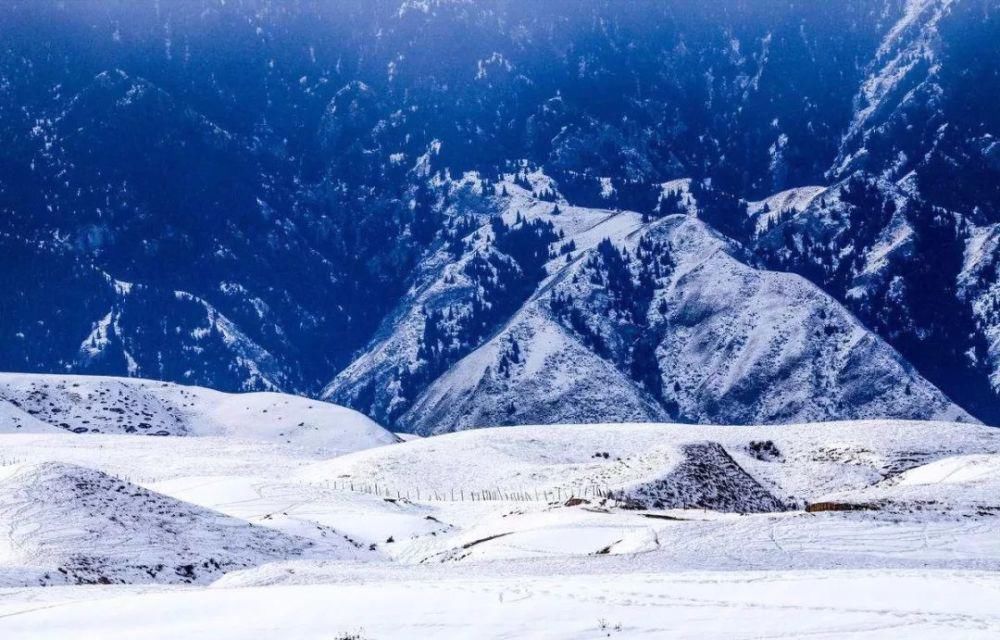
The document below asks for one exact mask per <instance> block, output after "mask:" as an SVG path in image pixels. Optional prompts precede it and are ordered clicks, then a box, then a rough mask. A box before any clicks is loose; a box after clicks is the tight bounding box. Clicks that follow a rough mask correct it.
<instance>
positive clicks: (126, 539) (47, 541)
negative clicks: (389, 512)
mask: <svg viewBox="0 0 1000 640" xmlns="http://www.w3.org/2000/svg"><path fill="white" fill-rule="evenodd" d="M0 522H2V523H3V526H2V527H0V581H2V582H4V583H5V584H7V585H17V584H23V585H25V586H33V585H50V584H110V583H130V584H135V583H144V582H159V583H207V582H211V581H212V580H213V579H214V578H216V577H218V576H219V575H221V574H222V573H225V572H227V571H232V570H233V569H239V568H245V567H248V566H252V565H254V564H260V563H263V562H267V561H273V560H279V559H287V558H289V557H296V556H303V555H304V554H306V553H308V552H311V551H313V550H314V548H316V547H319V548H322V547H321V546H320V545H319V544H317V543H315V542H311V541H308V540H305V539H302V538H297V537H293V536H288V535H285V534H281V533H278V532H276V531H274V530H272V529H268V528H266V527H254V526H253V525H251V524H250V523H248V522H243V521H240V520H237V519H235V518H230V517H227V516H223V515H222V514H220V513H216V512H212V511H209V510H207V509H204V508H202V507H197V506H195V505H192V504H188V503H184V502H180V501H177V500H174V499H172V498H168V497H167V496H164V495H162V494H158V493H154V492H151V491H149V490H147V489H145V488H143V487H140V486H138V485H135V484H132V483H131V482H128V481H125V480H122V479H120V478H116V477H114V476H110V475H107V474H105V473H102V472H100V471H96V470H93V469H88V468H85V467H77V466H74V465H69V464H65V463H58V462H46V463H41V464H21V465H9V466H7V467H0ZM327 546H330V545H327ZM326 551H327V553H329V552H330V549H327V550H326Z"/></svg>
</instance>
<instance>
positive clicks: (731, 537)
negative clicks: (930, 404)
mask: <svg viewBox="0 0 1000 640" xmlns="http://www.w3.org/2000/svg"><path fill="white" fill-rule="evenodd" d="M238 426H239V425H235V426H234V432H236V433H239V428H238ZM692 447H695V448H692ZM712 447H715V449H712ZM0 451H2V452H3V453H2V456H0V458H2V460H0V637H3V638H4V639H5V640H7V639H8V638H12V639H15V640H20V639H21V638H32V639H34V638H63V637H68V636H72V637H84V638H90V637H95V638H96V637H100V638H128V639H130V640H131V639H134V638H177V637H214V638H225V639H229V638H289V637H294V638H322V639H324V640H327V639H329V638H340V637H344V636H346V635H348V634H358V635H359V636H360V637H361V638H364V639H367V638H378V639H395V638H400V639H403V638H406V639H409V638H413V637H435V638H469V637H476V638H510V637H517V638H521V637H524V638H567V639H568V638H595V639H596V638H605V637H622V638H630V637H692V638H693V637H698V638H703V637H709V638H712V637H717V638H756V637H761V636H774V635H779V636H788V637H801V636H803V635H811V634H812V635H815V634H819V635H823V634H826V635H828V636H831V637H859V638H860V637H901V636H902V635H903V634H905V635H906V637H908V638H921V637H928V638H932V637H969V638H975V637H984V638H985V637H993V636H995V635H996V634H997V633H1000V613H998V612H997V610H996V607H995V600H996V593H997V592H998V591H1000V578H998V577H997V576H998V575H1000V574H998V573H997V571H998V570H1000V509H998V506H1000V499H998V498H997V496H998V495H1000V492H998V489H1000V431H997V430H994V429H992V428H989V427H985V426H982V425H975V424H967V423H945V422H907V421H858V422H839V423H814V424H800V425H780V426H766V427H759V426H758V427H727V426H715V427H710V426H694V425H676V424H590V425H579V424H577V425H557V426H553V425H546V426H526V427H504V428H496V429H480V430H470V431H462V432H458V433H453V434H448V435H444V436H434V437H428V438H418V439H412V440H410V441H408V442H405V443H399V444H392V445H390V446H384V447H377V448H371V449H366V450H362V451H356V452H353V453H348V454H344V455H337V456H333V455H329V454H326V453H324V452H323V451H321V450H317V449H315V448H313V449H310V448H308V447H302V446H299V445H297V444H296V443H289V442H286V441H283V440H281V439H257V440H253V439H242V438H237V437H234V436H233V435H232V434H223V435H212V436H202V437H185V436H181V435H170V436H164V437H161V438H144V437H135V436H131V435H124V434H113V435H108V434H87V435H77V434H73V433H71V432H68V431H65V430H63V429H59V428H56V429H55V430H53V431H52V432H50V433H26V432H17V433H4V434H0ZM711 451H716V452H719V451H721V452H722V453H723V454H724V456H723V457H721V458H720V457H719V456H718V455H716V456H714V457H713V456H711V455H700V454H698V452H711ZM685 470H686V471H685ZM734 478H735V479H736V480H739V482H742V483H743V484H739V482H737V483H735V484H733V483H731V482H729V481H730V480H733V479H734ZM699 482H700V483H702V485H703V486H698V483H699ZM750 482H752V483H753V484H752V485H751V484H748V483H750ZM734 486H735V487H749V488H750V489H751V491H750V493H751V494H753V495H757V496H758V498H755V499H758V500H759V499H760V498H759V496H760V495H763V494H767V495H771V496H774V497H775V498H776V499H780V500H781V501H782V503H783V505H784V510H782V511H778V512H774V511H773V510H769V511H768V512H765V513H749V514H740V513H730V512H725V511H738V510H742V509H724V510H714V509H712V508H705V507H704V506H703V505H702V504H700V503H704V504H707V503H708V501H710V500H712V499H715V498H718V497H719V496H718V495H714V494H712V493H711V490H714V491H716V492H718V493H720V494H722V493H725V492H726V491H728V490H731V488H732V487H734ZM642 488H646V489H647V490H650V491H654V493H653V495H656V496H659V497H660V498H662V499H663V500H665V501H667V500H668V499H672V500H673V502H672V503H671V504H672V505H674V506H673V508H667V507H669V506H670V505H665V506H664V508H656V507H655V506H654V507H652V508H651V507H650V505H648V504H647V505H646V506H645V507H642V506H641V505H640V506H636V505H635V504H632V505H629V504H628V501H627V500H618V499H610V500H609V499H604V498H602V497H600V496H599V495H595V494H599V493H602V491H603V490H604V489H612V490H615V491H619V492H620V493H619V494H618V495H619V496H621V495H622V493H624V494H627V495H634V496H641V495H650V494H641V493H640V492H639V490H640V489H642ZM677 488H680V489H683V491H680V490H678V491H673V489H677ZM598 489H599V490H598ZM672 491H673V492H672ZM418 492H419V498H418V497H417V495H418ZM453 492H454V493H453ZM474 492H478V497H477V498H476V499H473V498H474V496H473V495H472V494H473V493H474ZM553 493H555V495H553ZM407 495H409V498H407V497H406V496H407ZM569 496H573V497H574V499H573V500H569V499H568V497H569ZM485 498H489V499H485ZM685 499H690V500H692V501H693V502H691V503H690V504H683V501H684V500H685ZM765 502H766V500H765ZM823 502H825V503H828V504H840V505H847V506H852V505H854V506H863V507H864V508H863V509H861V508H859V509H857V510H851V511H824V512H815V513H808V512H806V511H804V510H803V508H804V507H805V506H806V505H815V504H817V503H823ZM730 504H736V505H737V506H748V507H754V506H755V504H754V503H753V501H751V500H747V501H744V502H742V503H740V502H736V503H730ZM630 506H631V507H634V508H627V507H630ZM757 506H759V504H758V505H757ZM748 510H750V511H753V510H755V509H753V508H750V509H748ZM60 569H62V570H60ZM76 583H87V584H83V585H77V584H76ZM105 583H111V584H105ZM39 584H67V585H73V586H60V587H56V588H39V587H38V586H32V585H39ZM178 584H186V585H187V586H177V585H178ZM386 603H392V604H391V607H392V610H391V614H388V615H387V611H386Z"/></svg>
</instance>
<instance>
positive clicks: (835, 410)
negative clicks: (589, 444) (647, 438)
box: [0, 0, 1000, 434]
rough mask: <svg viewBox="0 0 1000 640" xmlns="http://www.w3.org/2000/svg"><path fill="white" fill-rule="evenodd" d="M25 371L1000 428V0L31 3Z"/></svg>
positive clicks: (669, 416)
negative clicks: (960, 423)
mask: <svg viewBox="0 0 1000 640" xmlns="http://www.w3.org/2000/svg"><path fill="white" fill-rule="evenodd" d="M0 30H2V32H3V33H4V39H3V42H2V43H0V141H2V142H3V144H2V145H0V308H2V309H3V313H0V370H7V371H25V372H49V373H61V374H67V373H73V374H76V373H91V374H102V375H119V376H132V377H144V378H155V379H160V380H166V381H171V382H180V383H185V384H192V385H202V386H208V387H212V388H215V389H219V390H223V391H282V392H290V393H296V394H301V395H308V396H313V397H319V398H323V399H326V400H330V401H333V402H336V403H339V404H344V405H347V406H349V407H351V408H354V409H356V410H358V411H361V412H362V413H365V414H366V415H368V416H370V417H371V418H373V419H375V420H376V421H378V422H380V423H381V424H383V425H386V426H387V427H391V428H392V429H394V430H400V431H411V432H416V433H423V434H429V433H440V432H445V431H451V430H458V429H464V428H469V427H474V426H491V425H508V424H548V423H583V422H618V421H672V422H693V423H722V424H760V423H784V422H806V421H820V420H835V419H861V418H883V417H892V418H914V419H938V420H964V421H977V420H978V421H982V422H986V423H990V424H996V423H998V422H1000V278H998V272H997V263H998V260H1000V226H997V225H998V224H1000V142H998V138H997V136H998V135H1000V115H998V114H997V111H996V109H995V102H996V97H997V96H1000V72H998V69H1000V65H998V64H997V63H998V62H1000V10H998V7H997V6H996V4H995V2H993V1H992V0H840V1H838V2H828V3H803V2H797V1H793V0H773V1H756V2H752V1H749V0H721V1H719V2H712V3H700V4H699V3H691V2H685V1H682V0H663V1H658V2H652V1H650V2H643V1H638V2H614V1H611V0H574V1H562V0H552V1H551V2H545V3H537V2H530V1H529V0H483V1H477V2H472V1H462V0H406V1H403V0H337V1H335V2H320V1H318V0H317V1H310V0H298V1H296V2H277V1H269V0H227V1H222V0H184V1H182V2H153V1H149V2H146V1H141V2H125V1H124V0H121V1H108V0H80V1H78V2H72V3H65V2H57V1H55V0H31V1H21V0H11V1H10V2H7V3H5V5H4V7H3V8H2V9H0Z"/></svg>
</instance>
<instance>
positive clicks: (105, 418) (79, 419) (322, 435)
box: [0, 373, 399, 456]
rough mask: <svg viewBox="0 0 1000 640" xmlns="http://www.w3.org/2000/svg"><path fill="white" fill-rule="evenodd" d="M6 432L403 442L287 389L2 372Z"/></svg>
mask: <svg viewBox="0 0 1000 640" xmlns="http://www.w3.org/2000/svg"><path fill="white" fill-rule="evenodd" d="M0 411H4V413H3V414H0V432H6V433H11V432H43V433H50V432H53V431H58V430H65V431H71V432H73V433H79V434H136V435H151V436H199V437H230V438H235V439H245V440H251V441H253V440H259V441H273V442H282V443H287V444H294V445H296V446H300V447H303V448H307V449H312V450H316V451H318V452H322V453H323V454H324V455H330V456H333V455H338V454H341V453H347V452H351V451H357V450H360V449H365V448H368V447H375V446H381V445H385V444H391V443H395V442H399V438H397V437H396V436H394V435H393V434H391V433H389V432H388V431H386V430H385V429H383V428H382V427H380V426H379V425H378V424H376V423H375V422H373V421H372V420H369V419H368V418H366V417H365V416H363V415H361V414H360V413H358V412H356V411H353V410H351V409H346V408H344V407H339V406H336V405H332V404H329V403H327V402H322V401H319V400H311V399H308V398H302V397H298V396H291V395H285V394H280V393H268V392H258V393H243V394H230V393H221V392H218V391H213V390H211V389H205V388H202V387H187V386H181V385H176V384H171V383H166V382H157V381H153V380H141V379H135V378H109V377H100V376H60V375H41V374H12V373H3V374H0Z"/></svg>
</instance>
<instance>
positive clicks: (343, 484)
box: [313, 480, 626, 502]
mask: <svg viewBox="0 0 1000 640" xmlns="http://www.w3.org/2000/svg"><path fill="white" fill-rule="evenodd" d="M313 484H316V485H319V486H322V487H325V488H327V489H334V490H337V491H353V492H355V493H365V494H368V495H373V496H378V497H380V498H389V499H396V500H409V501H415V502H491V501H492V502H562V501H564V500H569V499H572V498H584V499H598V500H615V501H624V500H625V499H626V496H625V492H624V490H622V489H611V488H610V487H606V486H601V485H596V484H578V485H574V486H570V487H553V488H549V489H537V488H536V489H523V488H521V489H508V488H503V487H483V488H466V487H453V488H448V489H442V488H436V489H422V488H420V487H413V488H408V489H397V488H395V487H390V486H388V485H385V484H380V483H378V482H374V481H371V482H355V481H353V480H326V481H323V482H318V483H315V482H314V483H313Z"/></svg>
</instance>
